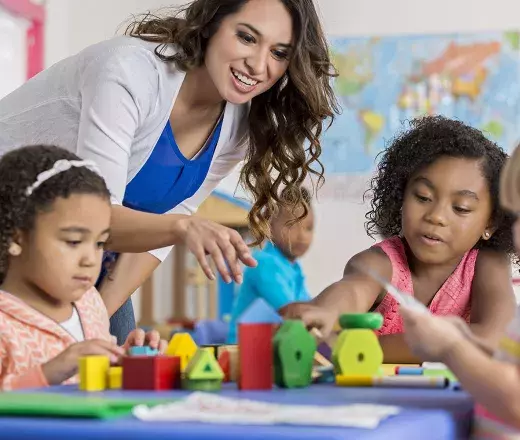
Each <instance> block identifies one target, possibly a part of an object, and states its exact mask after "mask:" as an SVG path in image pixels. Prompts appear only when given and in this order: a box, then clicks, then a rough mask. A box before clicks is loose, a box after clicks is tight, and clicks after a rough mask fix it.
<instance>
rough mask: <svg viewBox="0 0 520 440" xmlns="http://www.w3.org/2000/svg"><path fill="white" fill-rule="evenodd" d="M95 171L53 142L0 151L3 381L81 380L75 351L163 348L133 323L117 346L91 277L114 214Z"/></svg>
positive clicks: (4, 385)
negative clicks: (139, 347)
mask: <svg viewBox="0 0 520 440" xmlns="http://www.w3.org/2000/svg"><path fill="white" fill-rule="evenodd" d="M98 173H99V171H98V169H97V167H96V166H95V164H94V163H93V162H91V161H82V160H80V159H79V157H78V156H76V155H75V154H73V153H70V152H68V151H66V150H62V149H61V148H58V147H53V146H32V147H24V148H20V149H17V150H15V151H12V152H10V153H7V154H6V155H5V156H3V157H2V159H1V160H0V176H1V178H0V200H2V203H0V390H12V389H19V388H37V387H43V386H47V385H58V384H61V383H63V382H65V383H74V382H77V379H78V378H77V374H76V373H77V368H78V359H79V357H81V356H87V355H106V356H107V357H109V358H110V359H111V361H112V362H114V363H117V362H118V361H119V358H120V356H121V355H123V354H124V353H125V351H126V350H127V349H128V348H129V347H130V346H135V345H144V344H145V343H146V344H147V345H149V346H150V347H152V348H155V349H159V350H160V351H164V349H165V348H166V341H160V340H159V339H160V338H159V334H158V333H157V332H156V331H154V332H150V333H148V334H145V333H144V332H143V330H140V329H137V330H133V331H132V332H131V333H130V334H129V336H128V338H127V340H126V343H125V344H124V346H123V347H118V346H117V345H116V343H115V341H114V337H113V336H111V335H110V333H109V318H108V312H107V309H106V307H105V305H104V303H103V300H102V298H101V296H100V294H99V292H98V291H97V290H96V288H95V287H94V283H95V282H96V279H97V277H98V276H99V271H100V268H101V261H102V257H103V246H104V244H105V243H106V241H107V239H108V236H109V227H110V215H111V209H110V194H109V192H108V189H107V187H106V185H105V182H104V180H103V178H102V177H101V176H100V175H99V174H98Z"/></svg>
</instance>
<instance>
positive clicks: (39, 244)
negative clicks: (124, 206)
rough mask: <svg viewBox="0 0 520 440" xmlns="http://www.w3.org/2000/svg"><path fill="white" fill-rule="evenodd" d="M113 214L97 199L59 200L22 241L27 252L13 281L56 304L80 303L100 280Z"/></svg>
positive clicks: (14, 263) (13, 268)
mask: <svg viewBox="0 0 520 440" xmlns="http://www.w3.org/2000/svg"><path fill="white" fill-rule="evenodd" d="M110 213H111V209H110V204H109V203H108V201H107V200H105V199H103V198H101V197H99V196H97V195H91V194H72V195H71V196H70V197H68V198H66V199H64V198H59V199H56V201H55V202H54V203H53V205H52V207H51V209H49V210H48V211H45V212H40V213H39V214H37V217H36V219H35V223H34V228H33V230H32V231H30V232H28V233H23V234H22V235H21V240H20V242H19V244H20V245H21V247H22V252H21V255H19V256H17V257H11V259H10V263H9V272H10V273H9V275H12V273H11V272H14V273H15V274H16V275H17V278H18V279H19V280H20V281H21V282H22V283H23V285H24V286H25V290H27V289H29V290H31V289H32V292H33V293H35V294H38V295H40V296H43V297H48V298H50V299H51V300H53V302H54V303H56V304H60V303H67V302H68V303H70V302H73V301H77V300H78V299H79V298H81V296H82V295H83V294H84V293H85V292H86V291H87V290H88V289H90V288H91V287H92V286H93V285H94V283H95V282H96V280H97V278H98V276H99V273H100V270H101V261H102V257H103V246H104V244H105V242H106V241H107V239H108V233H109V226H110ZM10 278H11V279H12V277H11V276H10Z"/></svg>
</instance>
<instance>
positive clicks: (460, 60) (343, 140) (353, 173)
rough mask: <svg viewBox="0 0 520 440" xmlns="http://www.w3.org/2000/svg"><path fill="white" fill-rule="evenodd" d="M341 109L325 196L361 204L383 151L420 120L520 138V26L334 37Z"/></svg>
mask: <svg viewBox="0 0 520 440" xmlns="http://www.w3.org/2000/svg"><path fill="white" fill-rule="evenodd" d="M329 41H330V44H331V51H332V58H333V62H334V64H335V66H336V68H337V70H338V72H339V77H337V78H335V79H334V89H335V92H336V94H337V97H338V100H339V103H340V105H341V114H340V115H338V116H337V117H336V119H335V122H334V123H333V124H332V125H331V127H330V128H329V129H328V130H327V131H326V132H325V134H324V136H323V137H322V148H323V153H322V157H321V159H322V162H323V164H324V166H325V172H326V181H327V183H326V185H325V187H324V188H323V189H322V191H320V197H323V196H325V197H326V198H333V199H341V200H350V201H353V202H361V201H362V194H363V192H364V190H365V189H366V188H367V182H368V179H369V178H370V177H371V175H372V173H373V172H374V169H375V165H376V156H377V154H378V153H380V152H381V150H382V149H383V148H384V147H385V145H387V144H388V142H390V141H391V139H392V138H393V137H394V136H395V135H396V133H398V132H399V131H401V130H403V129H406V128H407V123H408V121H409V120H411V119H412V118H415V117H418V116H421V115H425V114H442V115H445V116H447V117H450V118H456V119H459V120H461V121H464V122H466V123H468V124H470V125H472V126H474V127H476V128H479V129H480V130H483V131H484V133H485V134H486V136H488V137H489V138H490V139H492V140H493V141H495V142H497V143H498V144H499V145H500V146H501V147H502V148H504V149H505V150H506V151H509V152H510V151H511V150H512V149H513V148H514V147H515V146H516V144H517V143H518V142H519V141H520V57H519V55H520V32H518V31H508V32H490V33H482V34H454V35H428V36H392V37H373V38H342V37H334V38H331V39H330V40H329Z"/></svg>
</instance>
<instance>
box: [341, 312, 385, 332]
mask: <svg viewBox="0 0 520 440" xmlns="http://www.w3.org/2000/svg"><path fill="white" fill-rule="evenodd" d="M382 325H383V315H381V313H372V312H370V313H345V314H343V315H341V316H340V317H339V326H340V327H341V328H343V329H351V328H368V329H372V330H378V329H380V328H381V326H382Z"/></svg>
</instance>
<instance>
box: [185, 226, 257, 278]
mask: <svg viewBox="0 0 520 440" xmlns="http://www.w3.org/2000/svg"><path fill="white" fill-rule="evenodd" d="M177 228H178V229H177V233H178V236H179V238H180V241H181V242H182V243H184V244H185V245H186V247H187V248H188V249H189V250H190V251H191V252H192V253H193V254H194V255H195V257H196V258H197V260H198V262H199V264H200V266H201V267H202V270H203V271H204V273H205V274H206V276H207V277H208V278H209V279H211V280H214V279H215V274H214V273H213V270H212V269H211V266H210V264H209V262H208V259H207V255H210V256H211V258H212V259H213V261H214V262H215V266H216V268H217V270H218V271H219V273H220V275H222V278H223V279H224V281H225V282H226V283H229V282H231V281H235V282H236V283H238V284H240V283H242V279H243V276H242V266H241V264H240V262H242V263H244V264H245V265H246V266H249V267H255V266H256V265H257V262H256V260H255V259H254V258H253V256H252V255H251V251H250V250H249V247H248V246H247V244H246V243H245V242H244V240H243V239H242V237H241V235H240V234H239V233H238V232H237V231H235V230H234V229H231V228H228V227H226V226H222V225H219V224H218V223H215V222H212V221H210V220H205V219H202V218H199V217H194V216H189V217H185V218H183V219H181V220H178V222H177Z"/></svg>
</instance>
